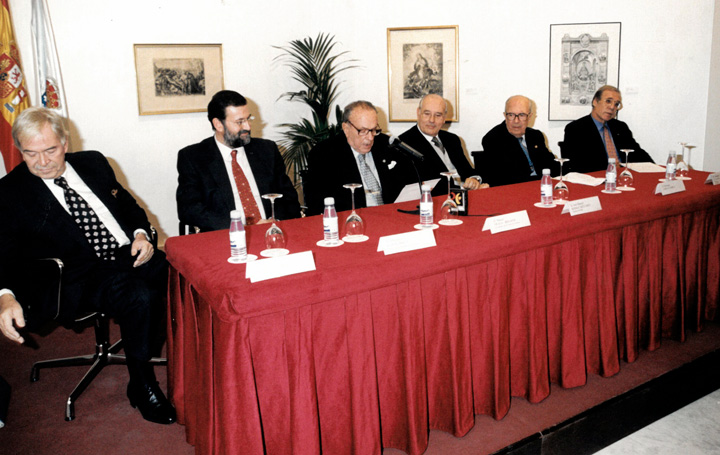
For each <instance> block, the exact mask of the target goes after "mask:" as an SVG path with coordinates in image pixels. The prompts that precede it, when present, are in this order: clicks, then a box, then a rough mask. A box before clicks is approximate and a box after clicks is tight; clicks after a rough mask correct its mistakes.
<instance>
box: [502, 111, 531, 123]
mask: <svg viewBox="0 0 720 455" xmlns="http://www.w3.org/2000/svg"><path fill="white" fill-rule="evenodd" d="M528 117H530V113H527V114H526V113H524V112H522V113H520V114H513V113H512V112H506V113H505V118H506V119H508V120H509V121H511V122H512V121H513V120H515V119H516V118H518V119H520V121H521V122H523V121H525V120H527V118H528Z"/></svg>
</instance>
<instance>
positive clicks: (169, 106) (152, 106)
mask: <svg viewBox="0 0 720 455" xmlns="http://www.w3.org/2000/svg"><path fill="white" fill-rule="evenodd" d="M133 48H134V53H135V71H136V73H137V91H138V111H139V113H140V115H156V114H177V113H184V112H204V111H205V110H206V109H207V105H208V102H209V101H210V99H211V98H212V96H213V95H214V94H215V93H216V92H218V91H220V90H222V89H223V61H222V44H135V45H134V46H133Z"/></svg>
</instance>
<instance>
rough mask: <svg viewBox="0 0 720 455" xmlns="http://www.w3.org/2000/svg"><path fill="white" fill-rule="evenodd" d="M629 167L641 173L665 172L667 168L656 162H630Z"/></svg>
mask: <svg viewBox="0 0 720 455" xmlns="http://www.w3.org/2000/svg"><path fill="white" fill-rule="evenodd" d="M628 169H630V170H631V171H635V172H639V173H641V174H644V173H652V172H662V173H663V174H664V173H665V168H664V167H662V166H660V165H657V164H655V163H650V162H647V163H630V164H628Z"/></svg>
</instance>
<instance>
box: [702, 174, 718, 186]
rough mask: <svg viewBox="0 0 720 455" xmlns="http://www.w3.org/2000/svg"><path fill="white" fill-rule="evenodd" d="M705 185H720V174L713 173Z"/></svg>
mask: <svg viewBox="0 0 720 455" xmlns="http://www.w3.org/2000/svg"><path fill="white" fill-rule="evenodd" d="M705 183H710V184H713V185H720V172H713V173H712V174H710V175H708V178H707V180H705Z"/></svg>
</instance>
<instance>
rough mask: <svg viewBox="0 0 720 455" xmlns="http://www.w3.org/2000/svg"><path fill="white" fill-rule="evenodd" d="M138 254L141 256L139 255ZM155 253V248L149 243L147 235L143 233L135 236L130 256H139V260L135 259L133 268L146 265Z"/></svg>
mask: <svg viewBox="0 0 720 455" xmlns="http://www.w3.org/2000/svg"><path fill="white" fill-rule="evenodd" d="M138 252H139V253H140V254H138ZM153 253H155V249H154V248H153V246H152V243H150V242H149V241H148V239H147V237H145V234H143V233H141V232H140V233H138V235H136V236H135V240H134V241H133V243H132V247H131V248H130V254H131V255H132V256H135V255H136V254H137V259H135V263H134V264H133V267H140V266H141V265H143V264H145V263H146V262H147V261H149V260H150V258H151V257H152V256H153Z"/></svg>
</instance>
